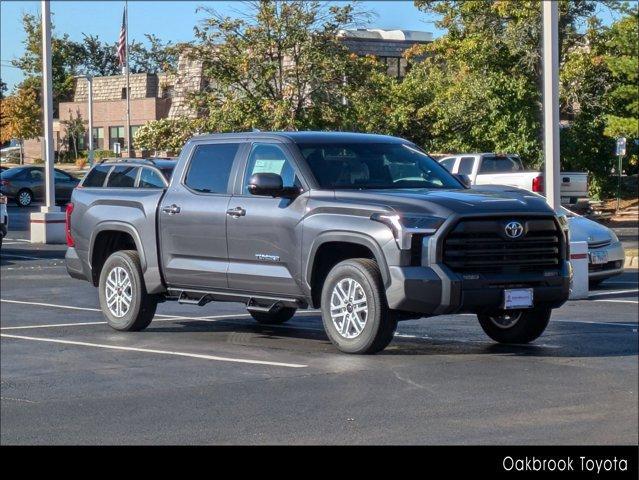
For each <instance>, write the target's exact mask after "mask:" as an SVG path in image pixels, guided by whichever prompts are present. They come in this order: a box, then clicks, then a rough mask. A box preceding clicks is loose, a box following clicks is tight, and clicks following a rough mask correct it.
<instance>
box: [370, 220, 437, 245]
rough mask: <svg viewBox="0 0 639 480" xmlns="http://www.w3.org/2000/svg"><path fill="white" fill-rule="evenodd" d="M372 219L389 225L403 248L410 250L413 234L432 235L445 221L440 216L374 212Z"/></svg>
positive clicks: (398, 243)
mask: <svg viewBox="0 0 639 480" xmlns="http://www.w3.org/2000/svg"><path fill="white" fill-rule="evenodd" d="M371 220H374V221H376V222H380V223H383V224H384V225H387V226H388V228H390V229H391V230H392V232H393V236H394V237H395V240H396V241H397V245H398V246H399V248H400V249H401V250H410V246H411V237H412V235H413V234H422V235H432V234H434V233H435V232H436V231H437V229H438V228H439V227H441V226H442V224H443V223H444V219H443V218H439V217H432V216H428V215H397V214H389V213H374V214H372V215H371Z"/></svg>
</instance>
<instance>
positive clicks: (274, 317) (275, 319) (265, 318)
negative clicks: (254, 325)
mask: <svg viewBox="0 0 639 480" xmlns="http://www.w3.org/2000/svg"><path fill="white" fill-rule="evenodd" d="M296 311H297V310H296V309H295V308H290V307H282V308H280V309H279V310H277V311H275V312H270V313H265V312H251V311H250V310H249V313H250V314H251V317H253V318H254V319H255V320H257V321H258V322H259V323H262V324H264V325H279V324H281V323H284V322H288V321H289V320H290V319H291V318H293V315H295V312H296Z"/></svg>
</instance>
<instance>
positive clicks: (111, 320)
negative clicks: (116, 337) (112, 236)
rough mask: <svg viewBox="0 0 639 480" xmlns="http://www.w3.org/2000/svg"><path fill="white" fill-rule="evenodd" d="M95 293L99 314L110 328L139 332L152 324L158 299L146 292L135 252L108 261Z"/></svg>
mask: <svg viewBox="0 0 639 480" xmlns="http://www.w3.org/2000/svg"><path fill="white" fill-rule="evenodd" d="M98 292H99V297H100V307H101V309H102V313H103V314H104V317H105V318H106V320H107V323H108V324H109V326H111V327H112V328H114V329H116V330H123V331H139V330H143V329H145V328H146V327H147V326H148V325H149V324H150V323H151V320H153V316H154V315H155V309H156V308H157V303H158V299H157V296H155V295H149V294H148V293H147V291H146V286H145V285H144V277H143V276H142V267H141V265H140V257H139V255H138V252H136V251H135V250H120V251H117V252H115V253H113V254H111V256H110V257H109V258H107V260H106V262H104V266H103V267H102V271H101V273H100V284H99V286H98Z"/></svg>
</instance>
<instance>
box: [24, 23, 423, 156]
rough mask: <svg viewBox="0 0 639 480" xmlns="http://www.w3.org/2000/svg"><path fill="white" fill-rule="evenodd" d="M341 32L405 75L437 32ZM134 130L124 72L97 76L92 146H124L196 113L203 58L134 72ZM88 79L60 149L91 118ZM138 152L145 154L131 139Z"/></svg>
mask: <svg viewBox="0 0 639 480" xmlns="http://www.w3.org/2000/svg"><path fill="white" fill-rule="evenodd" d="M339 38H340V40H341V41H342V42H344V44H345V45H346V46H347V47H348V49H349V50H351V51H352V52H354V53H356V54H358V55H373V56H376V57H378V58H379V59H380V60H381V61H382V62H384V63H385V64H386V65H387V68H388V74H389V75H392V76H396V77H398V78H402V77H403V76H404V75H405V73H406V69H407V68H408V64H407V61H406V59H404V58H403V56H402V55H403V54H404V52H405V51H406V50H408V49H409V48H411V47H412V46H414V45H416V44H424V43H428V42H430V41H432V34H431V33H428V32H420V31H412V30H379V29H358V30H343V31H341V32H340V33H339ZM129 84H130V89H131V100H130V103H131V132H130V135H128V134H127V132H126V131H125V130H126V94H127V92H126V88H125V78H124V76H123V75H114V76H107V77H95V78H94V79H93V132H92V133H93V146H94V147H93V148H94V149H95V150H113V144H114V143H116V142H117V143H119V144H120V146H121V147H122V150H123V151H124V150H125V148H126V145H127V142H128V139H129V138H130V137H131V138H132V137H133V135H134V134H135V131H136V130H137V129H138V128H139V127H140V126H141V125H144V124H145V123H147V122H150V121H152V120H159V119H162V118H177V117H183V116H186V117H193V116H195V112H194V111H193V110H192V109H191V108H190V107H189V103H188V96H189V93H191V92H197V91H199V90H201V89H202V88H203V86H204V82H203V76H202V62H200V61H198V60H190V59H188V58H187V56H182V57H181V58H180V59H179V61H178V66H177V71H176V73H175V74H150V73H139V74H131V75H130V77H129ZM87 100H88V84H87V81H86V80H82V79H80V80H78V81H77V82H76V86H75V93H74V98H73V101H72V102H62V103H60V105H59V108H58V110H59V112H60V113H59V119H58V121H56V122H55V126H54V145H55V149H56V151H60V150H61V149H62V148H64V147H63V139H64V138H65V136H66V131H65V122H67V121H69V120H72V119H75V118H78V116H79V117H81V118H82V119H84V120H85V121H86V119H87V108H88V106H87ZM79 146H80V149H85V148H87V146H88V135H87V137H86V138H85V139H82V140H81V141H80V145H79ZM132 148H133V152H132V153H133V154H134V155H136V156H139V155H140V152H139V151H135V144H133V145H132ZM41 151H42V145H41V141H40V139H34V140H28V141H26V142H25V152H28V154H27V155H25V156H26V159H27V161H29V159H32V158H40V157H41Z"/></svg>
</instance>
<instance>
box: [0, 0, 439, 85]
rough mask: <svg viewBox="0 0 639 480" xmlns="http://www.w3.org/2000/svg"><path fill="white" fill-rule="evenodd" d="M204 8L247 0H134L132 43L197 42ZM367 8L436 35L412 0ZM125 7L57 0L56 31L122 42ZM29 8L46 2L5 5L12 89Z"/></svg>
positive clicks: (0, 58)
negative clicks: (149, 39) (147, 37)
mask: <svg viewBox="0 0 639 480" xmlns="http://www.w3.org/2000/svg"><path fill="white" fill-rule="evenodd" d="M335 3H337V2H335ZM199 6H210V7H214V8H215V9H217V10H218V11H220V12H223V13H229V14H232V13H233V10H234V9H235V10H237V9H242V3H241V2H233V1H217V2H206V1H179V2H178V1H155V2H152V1H129V41H131V40H137V41H143V40H144V34H145V33H154V34H156V35H157V36H159V37H160V38H162V39H163V40H172V41H173V42H180V41H189V40H192V39H193V27H194V26H195V25H196V24H197V22H198V21H199V20H200V19H201V18H202V17H203V14H202V13H196V9H197V8H198V7H199ZM361 6H362V8H364V9H365V10H368V11H372V12H374V13H375V14H376V17H374V18H373V19H372V20H371V23H370V25H369V27H375V28H385V29H394V28H403V29H409V30H424V31H428V32H433V33H436V30H435V26H434V25H433V23H432V20H433V19H432V18H429V17H427V16H426V15H425V14H424V13H421V12H419V11H418V10H417V9H416V8H415V7H414V5H413V2H412V1H375V2H361ZM123 7H124V2H123V1H53V2H51V12H52V13H53V22H54V24H55V31H56V32H57V33H58V34H60V33H63V32H64V33H68V34H69V35H70V37H71V38H72V39H74V40H81V39H82V33H86V34H94V35H99V36H100V38H101V39H102V40H104V41H108V42H115V41H117V39H118V34H119V31H120V23H121V22H122V10H123ZM23 12H29V13H34V14H37V13H39V12H40V2H39V1H15V0H14V1H5V0H2V2H1V3H0V14H1V15H0V19H1V23H0V27H1V28H0V46H1V48H0V76H1V77H2V80H3V81H4V82H6V83H7V84H8V86H9V90H11V88H13V86H14V85H15V84H16V83H18V82H19V81H20V80H21V78H22V75H21V72H20V71H19V70H18V69H16V68H13V67H11V66H10V63H9V62H10V61H11V60H12V59H13V58H16V57H19V56H20V55H21V54H22V51H23V46H22V41H23V40H24V33H23V31H22V26H21V22H20V19H21V17H22V13H23ZM429 20H430V23H428V22H429Z"/></svg>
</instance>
